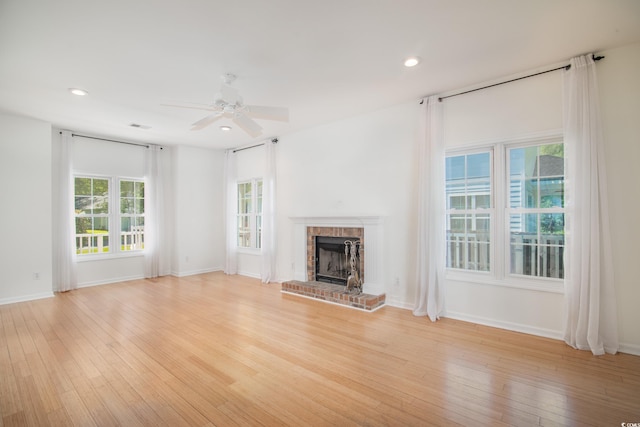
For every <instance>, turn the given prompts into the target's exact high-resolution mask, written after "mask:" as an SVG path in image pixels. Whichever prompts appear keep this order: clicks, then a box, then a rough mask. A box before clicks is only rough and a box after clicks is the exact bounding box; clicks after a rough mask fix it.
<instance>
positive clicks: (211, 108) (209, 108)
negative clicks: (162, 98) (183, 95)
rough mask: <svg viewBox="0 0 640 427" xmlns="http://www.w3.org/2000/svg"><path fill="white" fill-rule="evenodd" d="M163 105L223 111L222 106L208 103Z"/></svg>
mask: <svg viewBox="0 0 640 427" xmlns="http://www.w3.org/2000/svg"><path fill="white" fill-rule="evenodd" d="M160 105H162V106H163V107H178V108H188V109H190V110H204V111H221V108H220V107H219V106H217V105H208V104H191V105H180V104H160Z"/></svg>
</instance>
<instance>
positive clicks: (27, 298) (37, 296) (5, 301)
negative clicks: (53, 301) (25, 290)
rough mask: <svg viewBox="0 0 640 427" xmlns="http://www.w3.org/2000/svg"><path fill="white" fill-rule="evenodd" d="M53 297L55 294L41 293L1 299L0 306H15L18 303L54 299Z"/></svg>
mask: <svg viewBox="0 0 640 427" xmlns="http://www.w3.org/2000/svg"><path fill="white" fill-rule="evenodd" d="M53 296H54V295H53V292H40V293H37V294H31V295H20V296H19V297H8V298H0V305H5V304H14V303H16V302H26V301H33V300H37V299H43V298H52V297H53Z"/></svg>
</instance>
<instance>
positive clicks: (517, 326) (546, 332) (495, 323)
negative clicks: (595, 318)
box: [443, 311, 562, 340]
mask: <svg viewBox="0 0 640 427" xmlns="http://www.w3.org/2000/svg"><path fill="white" fill-rule="evenodd" d="M443 317H448V318H451V319H456V320H462V321H465V322H471V323H477V324H479V325H484V326H491V327H494V328H500V329H506V330H508V331H514V332H522V333H525V334H529V335H537V336H539V337H545V338H552V339H554V340H562V331H556V330H553V329H545V328H538V327H535V326H529V325H523V324H521V323H514V322H504V321H501V320H496V319H489V318H486V317H480V316H473V315H469V314H464V313H456V312H451V311H447V312H446V313H445V315H444V316H443Z"/></svg>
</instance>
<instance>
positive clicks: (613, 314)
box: [563, 55, 618, 355]
mask: <svg viewBox="0 0 640 427" xmlns="http://www.w3.org/2000/svg"><path fill="white" fill-rule="evenodd" d="M563 84H564V91H563V108H564V114H563V118H564V139H565V146H566V152H567V155H566V159H567V160H566V161H567V167H566V170H567V172H568V173H567V176H568V179H567V188H566V195H567V197H566V212H567V220H566V224H567V225H566V239H567V242H566V247H567V252H566V254H567V255H566V256H565V319H564V320H565V325H564V340H565V341H566V343H567V344H569V345H570V346H572V347H574V348H578V349H582V350H591V352H593V354H595V355H601V354H604V353H605V352H607V353H616V352H617V351H618V330H617V326H618V325H617V308H616V300H615V289H614V277H613V260H612V255H611V240H610V233H609V213H608V202H607V180H606V171H605V161H604V160H605V159H604V145H603V142H604V141H603V136H602V128H601V124H600V112H599V100H598V86H597V77H596V67H595V63H594V61H593V59H592V55H586V56H580V57H576V58H573V59H572V60H571V68H570V69H569V70H567V71H565V72H564V76H563Z"/></svg>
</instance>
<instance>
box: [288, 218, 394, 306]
mask: <svg viewBox="0 0 640 427" xmlns="http://www.w3.org/2000/svg"><path fill="white" fill-rule="evenodd" d="M291 220H292V221H293V223H294V246H293V250H294V253H293V257H294V258H293V260H294V262H293V269H294V278H293V279H294V280H291V281H288V282H284V283H283V284H282V290H283V292H291V293H296V294H301V295H304V296H307V297H312V298H317V299H322V300H326V301H330V302H334V303H338V304H344V305H349V306H352V307H356V308H362V309H365V310H373V309H376V308H379V307H380V306H382V305H383V304H384V301H385V294H384V283H383V277H384V274H383V266H384V263H383V249H384V248H383V225H384V220H383V218H382V217H372V216H367V217H293V218H291ZM317 236H323V237H350V238H357V239H359V241H360V244H361V246H360V274H361V277H362V279H363V282H364V283H363V294H361V295H357V296H354V295H347V294H345V293H344V292H345V287H344V286H341V285H336V284H329V283H320V282H316V281H315V274H316V266H315V258H316V252H315V244H316V237H317Z"/></svg>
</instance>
